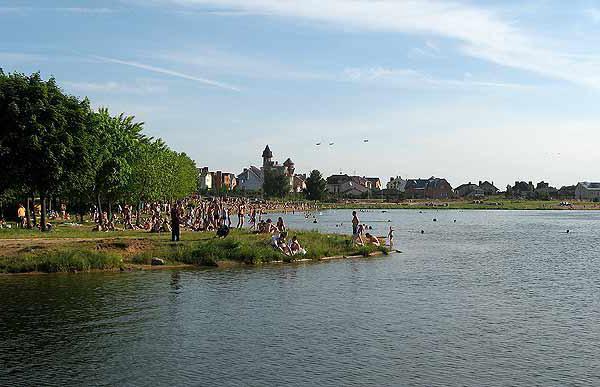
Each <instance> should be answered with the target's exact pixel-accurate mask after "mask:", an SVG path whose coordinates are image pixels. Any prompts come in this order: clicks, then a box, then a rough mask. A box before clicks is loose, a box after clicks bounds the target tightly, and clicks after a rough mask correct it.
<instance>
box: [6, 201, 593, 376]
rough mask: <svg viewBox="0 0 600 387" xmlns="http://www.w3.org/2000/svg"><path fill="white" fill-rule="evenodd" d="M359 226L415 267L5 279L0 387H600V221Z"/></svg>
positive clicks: (377, 215)
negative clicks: (392, 243)
mask: <svg viewBox="0 0 600 387" xmlns="http://www.w3.org/2000/svg"><path fill="white" fill-rule="evenodd" d="M359 215H360V217H361V220H362V221H363V222H366V223H368V224H370V225H372V226H373V228H374V231H375V233H376V234H381V235H383V234H385V233H386V230H387V228H388V227H389V225H390V224H391V225H394V227H395V228H396V230H397V231H396V240H397V243H399V244H400V246H399V248H400V249H401V250H402V251H404V253H402V254H395V255H390V256H388V257H384V258H377V259H372V260H346V261H337V262H328V263H318V264H306V265H287V266H270V267H263V268H249V269H232V270H196V271H194V270H191V271H155V272H144V273H123V274H117V273H107V274H103V273H101V274H77V275H64V274H62V275H42V276H8V277H7V276H3V277H0V385H44V384H51V385H65V384H69V385H90V384H91V385H153V386H156V385H255V386H265V385H306V386H314V385H336V386H337V385H356V386H358V385H415V386H416V385H419V386H448V385H470V386H482V385H497V386H500V385H522V386H531V385H553V386H557V385H599V384H600V324H599V321H600V272H599V266H600V250H599V241H600V239H599V235H600V212H516V211H515V212H508V211H507V212H500V211H464V212H462V211H424V212H423V213H419V212H418V211H414V210H413V211H402V210H400V211H388V212H386V213H383V212H381V211H373V212H365V213H360V214H359ZM286 218H287V220H288V223H290V224H293V225H295V227H304V228H313V227H315V226H317V227H318V228H319V229H322V230H328V231H333V232H341V231H345V232H347V229H348V228H349V224H350V223H349V222H350V212H349V211H331V212H326V213H324V214H323V215H322V216H318V218H319V223H318V224H316V225H315V224H313V223H311V222H310V221H308V220H306V219H304V217H303V216H301V215H296V216H291V215H287V216H286ZM433 218H437V222H433V221H432V219H433ZM455 219H456V223H454V220H455ZM388 220H391V222H388ZM341 222H344V225H343V226H342V227H339V223H341ZM336 224H338V227H336ZM567 229H570V230H571V233H569V234H566V233H565V230H567ZM420 230H424V231H425V234H423V235H422V234H421V233H420Z"/></svg>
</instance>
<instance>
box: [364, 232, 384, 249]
mask: <svg viewBox="0 0 600 387" xmlns="http://www.w3.org/2000/svg"><path fill="white" fill-rule="evenodd" d="M365 239H366V242H367V243H371V244H373V245H375V246H381V242H379V239H377V237H375V236H373V235H371V234H369V233H366V234H365Z"/></svg>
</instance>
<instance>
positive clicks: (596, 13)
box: [585, 8, 600, 23]
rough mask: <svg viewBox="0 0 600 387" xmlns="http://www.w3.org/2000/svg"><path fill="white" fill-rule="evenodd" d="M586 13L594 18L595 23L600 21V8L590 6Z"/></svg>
mask: <svg viewBox="0 0 600 387" xmlns="http://www.w3.org/2000/svg"><path fill="white" fill-rule="evenodd" d="M585 15H586V16H587V17H589V18H590V19H592V21H593V22H594V23H600V9H598V8H588V9H586V10H585Z"/></svg>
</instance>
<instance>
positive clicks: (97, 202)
mask: <svg viewBox="0 0 600 387" xmlns="http://www.w3.org/2000/svg"><path fill="white" fill-rule="evenodd" d="M96 205H97V206H98V207H97V208H98V215H102V202H101V201H100V192H98V195H96Z"/></svg>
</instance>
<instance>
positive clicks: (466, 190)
mask: <svg viewBox="0 0 600 387" xmlns="http://www.w3.org/2000/svg"><path fill="white" fill-rule="evenodd" d="M454 194H455V195H456V196H458V197H459V198H467V197H469V198H481V197H484V196H485V191H484V190H483V189H482V188H480V187H479V186H478V185H477V184H473V183H471V182H468V183H467V184H461V185H459V186H458V187H456V188H454Z"/></svg>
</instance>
